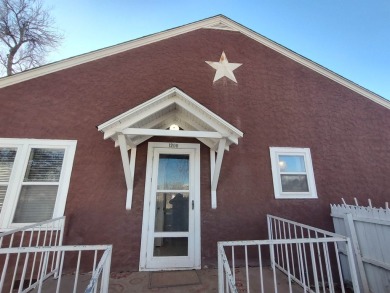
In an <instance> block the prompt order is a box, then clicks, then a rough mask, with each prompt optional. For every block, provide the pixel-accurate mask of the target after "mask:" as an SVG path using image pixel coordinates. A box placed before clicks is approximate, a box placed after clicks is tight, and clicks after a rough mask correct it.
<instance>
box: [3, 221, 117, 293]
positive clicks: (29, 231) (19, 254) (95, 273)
mask: <svg viewBox="0 0 390 293" xmlns="http://www.w3.org/2000/svg"><path fill="white" fill-rule="evenodd" d="M64 223H65V217H61V218H57V219H53V220H49V221H44V222H41V223H37V224H34V225H30V226H27V227H24V228H20V229H15V230H11V231H9V232H6V233H0V268H1V278H0V293H2V292H30V291H32V290H35V291H34V292H74V293H75V292H88V293H89V292H102V293H106V292H108V281H109V274H110V264H111V251H112V247H111V246H110V245H88V246H81V245H79V246H63V245H62V239H63V232H64ZM85 272H88V273H89V274H87V275H86V274H85ZM85 276H87V279H85ZM50 277H53V278H50ZM81 277H83V278H84V279H83V280H80V279H81ZM15 290H16V291H15Z"/></svg>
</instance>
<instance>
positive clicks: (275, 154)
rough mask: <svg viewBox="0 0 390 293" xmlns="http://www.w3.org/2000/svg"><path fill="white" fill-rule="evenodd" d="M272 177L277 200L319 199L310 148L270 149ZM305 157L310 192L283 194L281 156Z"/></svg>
mask: <svg viewBox="0 0 390 293" xmlns="http://www.w3.org/2000/svg"><path fill="white" fill-rule="evenodd" d="M269 150H270V156H271V168H272V177H273V183H274V192H275V198H277V199H299V198H305V199H308V198H318V196H317V189H316V184H315V180H314V171H313V163H312V160H311V154H310V149H309V148H291V147H270V148H269ZM280 155H287V156H292V155H293V156H294V155H295V156H303V158H304V162H305V169H306V176H307V185H308V188H309V191H308V192H283V191H282V181H281V173H280V168H279V156H280Z"/></svg>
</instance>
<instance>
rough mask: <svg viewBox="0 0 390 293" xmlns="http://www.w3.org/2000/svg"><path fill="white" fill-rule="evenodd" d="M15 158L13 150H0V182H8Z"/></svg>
mask: <svg viewBox="0 0 390 293" xmlns="http://www.w3.org/2000/svg"><path fill="white" fill-rule="evenodd" d="M15 156H16V149H15V148H0V182H8V181H9V177H10V175H11V171H12V167H13V165H14V161H15Z"/></svg>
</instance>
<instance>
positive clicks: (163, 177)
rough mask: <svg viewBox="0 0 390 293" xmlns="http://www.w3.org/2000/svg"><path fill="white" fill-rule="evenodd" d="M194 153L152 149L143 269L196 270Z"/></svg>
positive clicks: (196, 204) (191, 151)
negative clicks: (144, 266)
mask: <svg viewBox="0 0 390 293" xmlns="http://www.w3.org/2000/svg"><path fill="white" fill-rule="evenodd" d="M169 145H174V146H179V145H186V144H169ZM195 153H196V150H195V149H191V148H159V147H156V148H153V160H152V170H151V177H152V178H151V186H150V187H151V188H150V205H149V223H148V237H147V238H148V240H147V251H146V269H178V268H195V267H196V263H197V261H195V259H196V254H200V253H195V245H196V238H199V237H198V236H196V233H199V231H195V230H199V229H196V225H195V215H197V214H199V200H198V199H197V198H196V196H195V193H196V192H197V188H196V186H195V185H196V184H195V177H196V176H195V173H197V172H196V168H195ZM197 180H199V179H197ZM195 211H196V212H195ZM199 265H200V264H199Z"/></svg>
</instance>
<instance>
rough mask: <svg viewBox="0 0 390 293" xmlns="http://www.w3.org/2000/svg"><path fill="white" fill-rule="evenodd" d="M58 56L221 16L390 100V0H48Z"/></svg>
mask: <svg viewBox="0 0 390 293" xmlns="http://www.w3.org/2000/svg"><path fill="white" fill-rule="evenodd" d="M45 1H46V4H47V6H50V7H51V8H52V10H51V13H52V15H53V17H54V18H55V19H56V21H57V26H58V27H59V28H60V30H61V31H62V32H63V33H64V36H65V39H64V42H63V43H62V45H61V47H60V48H59V49H58V50H57V51H56V52H53V53H51V54H50V55H49V58H48V61H57V60H61V59H64V58H68V57H71V56H75V55H79V54H82V53H86V52H90V51H93V50H97V49H101V48H104V47H107V46H111V45H115V44H117V43H121V42H125V41H128V40H131V39H134V38H138V37H142V36H145V35H148V34H153V33H156V32H160V31H163V30H166V29H170V28H174V27H177V26H181V25H184V24H187V23H190V22H194V21H197V20H201V19H204V18H207V17H210V16H214V15H217V14H224V15H225V16H227V17H229V18H231V19H233V20H234V21H236V22H239V23H241V24H242V25H244V26H246V27H248V28H250V29H252V30H254V31H256V32H258V33H260V34H262V35H264V36H266V37H268V38H270V39H271V40H273V41H275V42H277V43H279V44H281V45H283V46H285V47H287V48H289V49H291V50H293V51H295V52H297V53H299V54H301V55H303V56H305V57H306V58H309V59H311V60H313V61H315V62H317V63H319V64H321V65H322V66H325V67H327V68H329V69H330V70H333V71H335V72H336V73H338V74H340V75H342V76H344V77H346V78H348V79H350V80H352V81H353V82H355V83H357V84H359V85H361V86H363V87H365V88H367V89H369V90H371V91H373V92H375V93H377V94H379V95H381V96H382V97H384V98H387V99H390V1H389V0H372V1H368V0H272V1H271V0H270V1H268V0H267V1H263V0H256V1H245V0H242V1H232V0H225V1H220V0H197V1H184V0H183V1H178V0H172V1H170V0H165V1H157V0H155V1H152V0H143V1H135V0H127V1H125V0H56V1H50V0H45Z"/></svg>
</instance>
